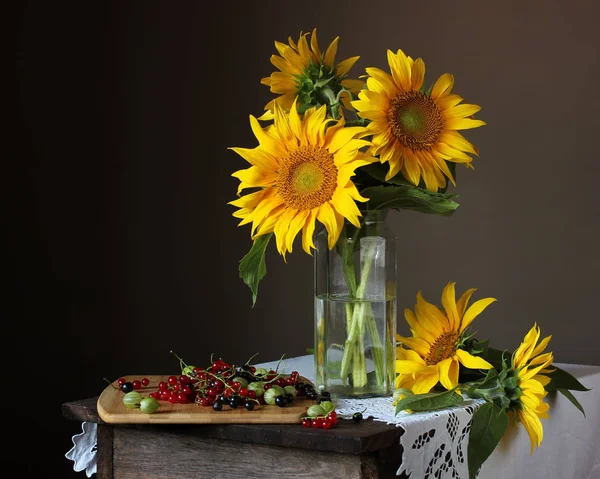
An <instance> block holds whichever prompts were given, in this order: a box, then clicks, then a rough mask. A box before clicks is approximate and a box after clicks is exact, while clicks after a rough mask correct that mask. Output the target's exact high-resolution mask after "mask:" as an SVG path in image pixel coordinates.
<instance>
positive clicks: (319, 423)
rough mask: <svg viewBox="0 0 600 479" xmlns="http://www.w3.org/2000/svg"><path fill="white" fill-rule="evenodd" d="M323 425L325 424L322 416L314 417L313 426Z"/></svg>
mask: <svg viewBox="0 0 600 479" xmlns="http://www.w3.org/2000/svg"><path fill="white" fill-rule="evenodd" d="M321 426H323V419H321V418H316V419H313V421H312V427H313V428H315V429H320V428H321Z"/></svg>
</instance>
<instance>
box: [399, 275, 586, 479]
mask: <svg viewBox="0 0 600 479" xmlns="http://www.w3.org/2000/svg"><path fill="white" fill-rule="evenodd" d="M475 291H476V290H475V289H474V288H473V289H469V290H467V291H466V292H465V293H463V294H462V295H461V296H460V298H459V299H458V300H456V293H455V283H454V282H451V283H448V284H447V285H446V287H445V288H444V290H443V292H442V298H441V302H442V306H443V311H442V309H440V308H439V307H438V306H436V305H434V304H431V303H429V302H428V301H426V300H425V299H424V298H423V296H422V294H421V293H420V292H419V293H418V294H417V302H416V304H415V308H414V311H412V310H410V309H405V310H404V317H405V319H406V322H407V323H408V326H409V327H410V331H411V333H412V336H411V337H403V336H398V342H399V345H398V348H397V351H396V358H397V360H396V372H397V377H396V387H397V389H396V390H395V391H394V401H393V404H394V405H395V406H396V414H398V413H399V412H401V411H410V412H416V411H431V410H436V409H441V408H445V407H449V406H454V405H457V404H460V403H462V402H463V401H466V400H470V399H481V400H484V401H485V402H484V403H483V404H482V405H480V406H479V407H478V408H477V409H476V410H475V413H474V415H473V420H472V424H471V432H470V435H469V448H468V465H469V475H470V477H471V478H474V477H476V475H477V472H478V471H479V468H480V467H481V465H482V464H483V462H484V461H485V460H486V459H487V458H488V457H489V455H490V454H491V453H492V452H493V451H494V449H495V448H496V446H497V444H498V442H499V441H500V439H502V437H503V436H504V433H505V432H506V430H507V427H508V424H509V421H510V420H511V419H512V420H517V421H518V422H520V423H522V424H523V426H524V427H525V429H526V430H527V433H528V434H529V438H530V441H531V454H533V451H534V450H535V447H539V446H540V444H541V443H542V439H543V438H544V430H543V426H542V423H541V420H540V419H542V418H543V419H547V418H548V410H549V409H550V406H549V404H548V403H547V402H546V401H545V400H544V398H545V397H546V396H547V395H548V394H549V393H556V392H557V391H558V392H560V393H561V394H563V395H564V396H565V397H567V398H568V399H569V400H570V401H571V402H572V403H573V404H574V405H575V406H576V407H577V408H578V409H579V410H580V411H581V412H582V413H583V414H585V412H584V410H583V407H582V406H581V404H580V403H579V401H577V399H576V398H575V396H573V394H572V393H571V390H574V391H588V390H589V389H588V388H586V387H585V386H583V385H582V384H581V383H580V382H579V381H578V380H577V379H576V378H575V377H573V376H572V375H571V374H569V373H567V372H566V371H564V370H563V369H560V368H558V367H556V366H554V365H552V362H553V361H554V356H553V354H552V353H551V352H545V349H546V347H547V346H548V343H549V342H550V339H551V336H547V337H545V338H543V339H540V334H541V332H540V328H539V326H538V325H537V324H535V323H534V325H533V327H532V328H531V329H530V330H529V332H528V333H527V335H526V336H525V338H524V339H523V341H522V342H521V344H520V345H519V347H518V348H517V349H516V350H515V351H513V352H511V351H508V350H503V351H502V350H498V349H494V348H492V347H490V346H489V341H488V340H487V339H485V340H479V339H477V338H476V337H475V333H474V332H473V331H472V329H471V324H472V322H473V320H474V319H475V318H476V317H477V316H479V314H481V313H482V312H483V311H484V310H485V309H486V308H487V307H488V306H489V305H490V304H492V303H493V302H495V301H496V299H495V298H484V299H480V300H478V301H475V302H474V303H473V304H472V305H470V306H469V301H470V299H471V297H472V295H473V293H474V292H475Z"/></svg>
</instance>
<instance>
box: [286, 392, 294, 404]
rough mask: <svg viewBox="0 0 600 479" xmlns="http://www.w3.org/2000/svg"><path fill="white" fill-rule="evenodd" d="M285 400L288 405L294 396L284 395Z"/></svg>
mask: <svg viewBox="0 0 600 479" xmlns="http://www.w3.org/2000/svg"><path fill="white" fill-rule="evenodd" d="M285 399H286V400H287V402H288V404H289V403H291V402H292V401H293V400H294V396H292V395H291V394H286V395H285Z"/></svg>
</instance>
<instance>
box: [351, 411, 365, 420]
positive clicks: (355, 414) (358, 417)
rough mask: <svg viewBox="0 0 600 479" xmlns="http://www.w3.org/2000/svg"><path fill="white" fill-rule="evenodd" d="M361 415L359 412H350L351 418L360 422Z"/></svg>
mask: <svg viewBox="0 0 600 479" xmlns="http://www.w3.org/2000/svg"><path fill="white" fill-rule="evenodd" d="M362 418H363V415H362V413H361V412H355V413H354V414H352V420H353V421H355V422H360V421H362Z"/></svg>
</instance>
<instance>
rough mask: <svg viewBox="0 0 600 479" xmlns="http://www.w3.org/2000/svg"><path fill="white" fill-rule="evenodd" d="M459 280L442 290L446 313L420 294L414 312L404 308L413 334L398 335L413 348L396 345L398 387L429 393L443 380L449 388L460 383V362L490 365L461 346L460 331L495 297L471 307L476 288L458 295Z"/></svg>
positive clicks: (481, 367)
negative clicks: (410, 335)
mask: <svg viewBox="0 0 600 479" xmlns="http://www.w3.org/2000/svg"><path fill="white" fill-rule="evenodd" d="M455 284H456V283H453V282H451V283H448V284H447V285H446V287H445V288H444V291H443V293H442V304H443V306H444V309H445V311H446V314H444V313H442V311H441V310H440V309H439V308H438V307H437V306H435V305H433V304H431V303H428V302H427V301H425V300H424V299H423V296H422V295H421V292H419V293H418V294H417V304H416V305H415V312H414V313H413V312H412V311H411V310H410V309H405V310H404V317H405V318H406V321H407V322H408V324H409V326H410V329H411V332H412V334H413V336H412V337H410V338H405V337H403V336H400V335H398V340H399V341H400V342H401V343H402V344H403V345H404V346H407V347H408V348H410V349H404V348H403V347H401V346H400V347H398V348H397V349H396V358H397V360H396V374H397V375H398V376H397V377H396V388H406V389H410V390H412V391H413V392H414V393H415V394H422V393H428V392H430V391H431V389H432V388H433V387H434V386H435V385H436V384H437V383H438V382H440V383H441V384H442V386H443V387H445V388H446V389H452V388H454V387H456V386H457V385H458V372H459V371H458V370H459V363H460V364H462V365H463V366H465V367H467V368H471V369H490V368H491V367H492V365H491V364H490V363H488V362H487V361H485V360H484V359H482V358H480V357H477V356H472V355H471V354H470V353H468V352H467V351H465V350H463V349H459V345H460V340H461V335H462V333H463V332H464V331H465V329H466V328H467V326H469V324H471V322H472V321H473V320H474V319H475V318H476V317H477V316H478V315H479V314H480V313H481V312H482V311H483V310H484V309H485V308H487V307H488V306H489V305H490V304H491V303H493V302H494V301H496V300H495V299H494V298H485V299H480V300H479V301H476V302H475V303H473V304H472V305H471V306H470V307H469V308H468V309H467V305H468V303H469V300H470V299H471V296H472V294H473V293H474V292H475V291H476V290H475V289H469V290H468V291H466V292H465V293H464V294H463V295H462V296H461V297H460V299H459V300H458V302H457V301H456V299H455V289H454V286H455Z"/></svg>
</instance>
